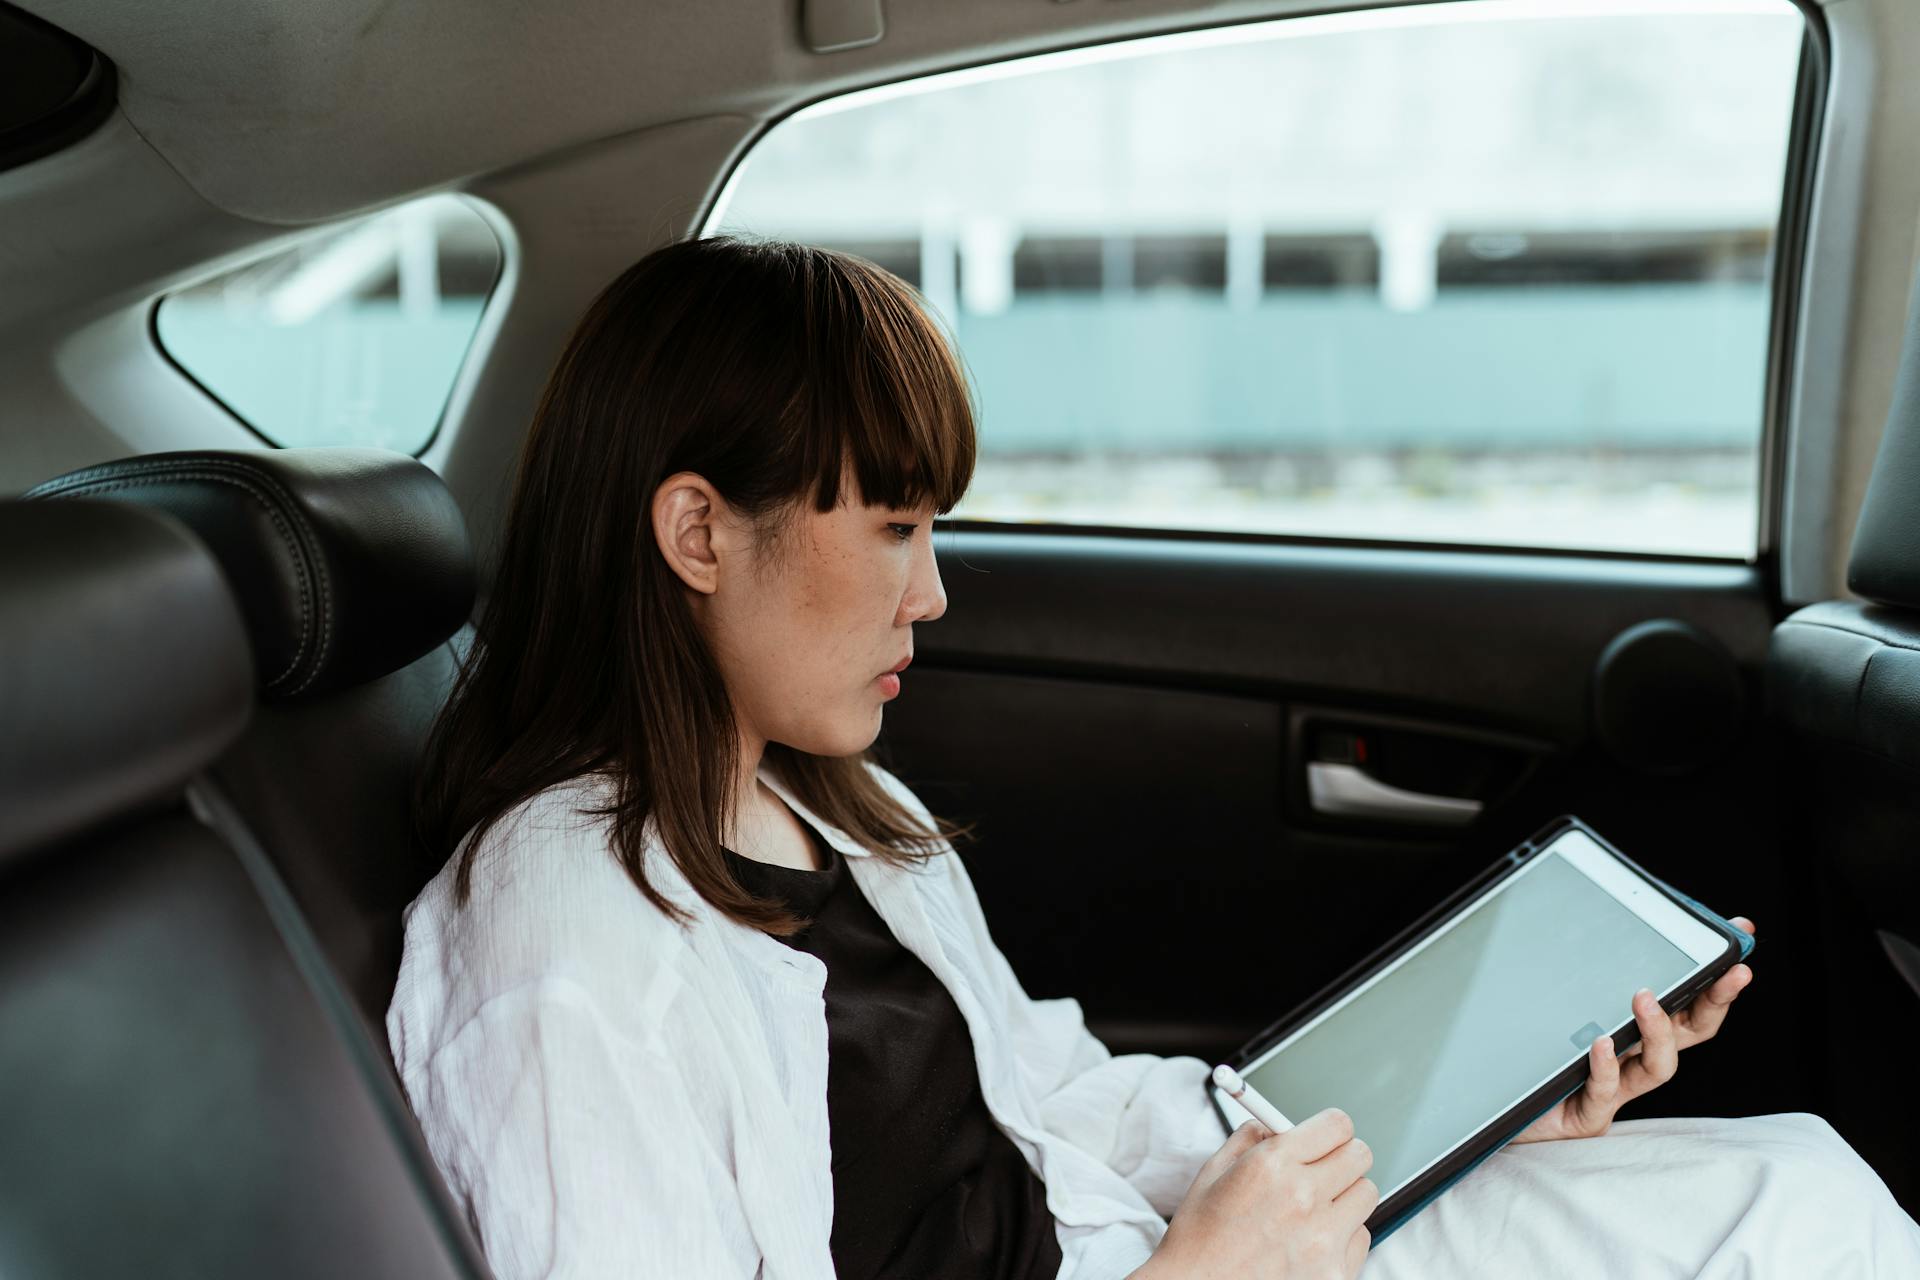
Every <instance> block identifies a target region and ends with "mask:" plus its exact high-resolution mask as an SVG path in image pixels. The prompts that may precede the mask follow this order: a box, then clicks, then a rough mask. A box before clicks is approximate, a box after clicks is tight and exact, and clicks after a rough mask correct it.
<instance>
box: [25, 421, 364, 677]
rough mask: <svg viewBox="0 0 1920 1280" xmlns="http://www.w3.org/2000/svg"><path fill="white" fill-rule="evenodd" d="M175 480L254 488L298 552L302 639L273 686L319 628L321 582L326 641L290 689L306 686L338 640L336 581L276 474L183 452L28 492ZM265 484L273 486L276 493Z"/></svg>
mask: <svg viewBox="0 0 1920 1280" xmlns="http://www.w3.org/2000/svg"><path fill="white" fill-rule="evenodd" d="M224 472H239V473H240V475H241V476H244V477H246V478H245V479H242V478H240V477H237V476H234V475H231V474H223V473H224ZM169 480H210V481H213V482H215V483H217V484H229V485H232V486H234V487H235V488H237V489H241V490H244V491H245V492H247V493H248V494H251V495H252V496H253V498H254V499H255V500H256V501H258V502H259V503H260V505H261V507H262V508H263V509H264V510H265V511H266V513H267V516H268V518H269V519H270V520H271V521H272V522H273V526H274V529H275V530H276V531H277V532H278V533H279V534H280V536H281V538H282V540H283V542H284V544H285V545H286V548H287V550H288V551H289V552H290V553H291V554H292V557H293V565H294V572H295V573H297V574H298V575H299V578H300V643H299V646H298V648H297V649H296V650H295V651H294V655H293V660H292V661H291V662H290V663H288V665H287V668H286V670H284V671H282V672H281V673H280V674H279V675H277V676H275V677H273V679H271V680H269V681H268V682H267V685H266V687H267V689H268V691H269V692H275V691H277V690H276V686H278V685H279V684H280V683H281V682H283V681H285V680H289V679H292V678H293V676H294V675H295V674H296V673H297V672H298V671H299V668H300V663H301V660H302V659H303V658H304V657H305V656H306V652H307V644H308V639H309V636H310V634H311V632H312V631H313V618H312V612H311V606H310V604H309V596H310V595H311V594H314V593H315V589H316V588H317V594H318V596H319V600H320V616H321V626H320V643H319V645H318V646H317V648H316V654H315V658H314V662H313V665H312V667H311V668H310V669H309V670H308V671H307V673H306V678H305V679H303V680H302V681H301V682H300V683H299V684H298V685H296V686H295V687H294V688H292V689H291V690H288V693H289V694H290V695H291V694H298V693H301V692H304V691H305V690H306V689H307V688H308V687H309V686H310V685H312V684H313V682H314V681H315V680H316V679H318V678H319V675H320V672H321V671H323V670H325V668H326V659H327V651H328V649H329V648H330V647H331V645H332V640H333V599H332V592H331V590H330V584H329V583H328V581H327V573H326V565H325V562H324V561H323V560H322V558H321V557H320V556H319V555H317V554H304V553H305V552H306V550H307V547H311V548H315V549H317V548H318V546H319V538H318V536H317V535H316V534H315V533H314V531H313V527H312V525H310V524H309V523H308V522H307V520H306V517H305V515H304V514H303V513H302V512H301V510H300V508H299V504H298V503H296V502H294V501H292V500H291V499H290V498H289V497H288V496H287V494H286V493H285V491H284V489H282V487H281V486H280V484H279V482H278V481H276V480H275V479H274V478H273V477H272V476H270V475H267V474H266V473H264V472H262V471H260V470H258V469H256V468H250V467H247V466H246V465H245V464H242V463H238V462H235V461H233V460H231V459H226V458H179V459H168V460H164V461H147V462H139V463H134V464H124V463H105V464H102V465H101V466H99V467H90V468H88V469H87V470H85V471H80V472H76V473H74V474H73V475H70V476H66V477H63V478H61V479H60V480H57V481H52V482H49V484H48V485H47V486H46V487H40V486H36V487H35V488H34V489H32V490H29V491H28V493H27V494H26V495H25V496H27V497H33V498H41V497H57V496H67V497H72V496H75V495H76V494H80V493H107V492H111V491H113V490H116V489H132V488H138V487H140V486H142V485H151V484H162V483H165V482H167V481H169ZM249 480H251V481H255V482H257V484H258V485H259V486H260V487H256V486H255V484H250V483H248V481H249ZM263 490H271V491H272V494H271V496H269V494H268V493H267V492H264V491H263ZM275 498H277V499H279V501H278V502H277V503H276V502H275V501H274V500H273V499H275ZM289 524H295V525H298V526H299V533H300V535H302V536H303V537H304V539H305V542H306V544H307V547H303V546H302V545H301V541H300V540H299V539H297V538H296V537H295V536H294V534H293V532H292V531H291V530H290V529H289V528H288V526H289ZM309 560H311V561H312V568H313V573H312V581H311V582H310V581H309V577H308V572H307V562H308V561H309Z"/></svg>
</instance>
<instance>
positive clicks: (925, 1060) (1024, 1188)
mask: <svg viewBox="0 0 1920 1280" xmlns="http://www.w3.org/2000/svg"><path fill="white" fill-rule="evenodd" d="M802 825H804V826H806V827H807V831H808V834H809V835H810V836H811V837H812V839H813V843H814V847H815V848H817V849H818V850H819V851H820V857H821V860H822V861H823V862H824V863H825V864H826V865H825V869H823V870H820V871H801V870H797V869H795V868H793V867H779V866H774V865H772V864H771V863H766V862H757V861H755V860H753V859H751V858H743V857H741V856H740V855H739V854H737V853H734V852H733V851H732V850H730V849H729V850H726V851H725V852H726V858H727V864H728V866H730V867H731V868H732V869H733V873H734V874H735V875H736V876H737V877H739V880H740V883H741V884H742V885H744V886H746V888H747V889H748V890H749V891H751V892H753V893H755V894H759V895H762V896H766V897H773V898H779V899H781V900H783V901H785V902H786V903H787V905H788V906H790V907H791V908H792V909H793V910H795V911H796V912H798V913H800V914H802V915H805V916H810V917H812V919H813V923H812V925H811V926H809V927H808V928H806V929H804V930H802V931H801V932H800V933H798V934H795V935H794V936H793V937H790V938H782V939H781V941H782V942H785V943H787V944H788V945H789V946H791V947H793V948H794V949H795V950H798V951H806V952H809V953H811V954H812V955H815V956H817V957H819V959H820V960H821V962H822V963H824V964H825V965H826V967H827V983H826V991H825V998H826V1005H827V1123H828V1125H829V1127H830V1129H831V1132H832V1146H833V1236H832V1246H833V1268H834V1272H835V1274H836V1275H838V1276H839V1277H841V1280H867V1278H868V1277H877V1276H900V1277H909V1276H910V1277H915V1278H916V1280H919V1278H922V1277H924V1278H925V1280H938V1278H939V1277H947V1276H951V1277H966V1278H967V1280H980V1278H981V1277H989V1276H993V1277H1002V1278H1004V1280H1033V1278H1035V1277H1045V1278H1046V1280H1052V1277H1054V1276H1057V1275H1058V1274H1059V1272H1060V1242H1059V1239H1058V1238H1057V1237H1056V1236H1055V1235H1054V1224H1053V1215H1052V1214H1050V1213H1049V1212H1048V1211H1047V1193H1046V1186H1045V1184H1043V1183H1042V1182H1041V1181H1040V1179H1039V1177H1038V1176H1036V1175H1035V1174H1034V1172H1033V1170H1032V1169H1031V1168H1029V1167H1028V1166H1027V1162H1026V1158H1025V1157H1023V1156H1022V1155H1021V1154H1020V1150H1019V1148H1017V1147H1015V1146H1014V1145H1013V1140H1012V1139H1010V1138H1008V1137H1007V1135H1006V1134H1005V1133H1004V1132H1002V1131H1001V1129H1000V1127H999V1126H998V1125H997V1124H995V1123H994V1120H993V1116H992V1114H991V1113H990V1112H989V1111H988V1110H987V1103H986V1099H985V1098H984V1097H982V1096H981V1093H980V1070H979V1067H978V1065H977V1064H976V1063H975V1062H974V1057H973V1037H972V1036H971V1035H970V1034H969V1033H968V1031H967V1024H966V1020H965V1019H964V1018H963V1017H962V1016H961V1014H960V1008H959V1006H958V1005H956V1004H955V1003H954V1001H953V995H952V993H951V992H949V991H948V990H947V989H946V986H945V985H944V984H942V983H941V981H940V979H939V978H937V977H936V976H934V973H933V970H931V969H929V968H927V966H926V964H925V963H924V962H923V961H922V960H921V959H920V958H919V957H918V956H916V955H914V954H913V952H911V951H909V950H907V949H906V948H905V947H903V946H901V945H900V941H899V939H897V938H895V937H894V936H893V931H892V930H891V929H889V928H888V927H887V922H886V921H884V920H882V919H881V918H880V914H879V913H878V912H877V911H875V910H874V909H873V904H872V903H870V902H868V901H867V897H866V895H865V894H864V893H862V892H861V891H860V887H859V886H858V885H856V884H854V883H853V882H852V881H853V877H852V876H851V875H850V874H849V873H848V871H847V864H846V859H845V858H844V857H842V856H841V854H840V851H839V850H837V849H835V848H834V847H833V846H832V845H830V844H828V843H827V842H826V841H825V840H823V839H822V838H821V837H820V834H819V833H818V832H817V831H814V829H813V827H812V826H811V825H809V824H806V823H804V822H803V823H802Z"/></svg>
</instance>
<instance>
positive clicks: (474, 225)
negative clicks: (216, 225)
mask: <svg viewBox="0 0 1920 1280" xmlns="http://www.w3.org/2000/svg"><path fill="white" fill-rule="evenodd" d="M500 267H501V249H500V242H499V240H498V239H497V238H496V237H495V235H494V233H493V230H492V228H491V227H490V226H489V225H488V223H487V221H486V219H485V218H484V217H482V216H481V215H480V214H479V213H478V212H477V211H476V210H475V209H474V207H473V206H472V205H471V204H470V203H468V201H467V200H466V199H465V198H464V197H460V196H451V195H439V196H430V197H427V198H424V199H420V200H415V201H411V202H409V203H407V204H404V205H400V206H398V207H396V208H393V209H390V210H387V211H385V212H382V213H379V214H376V215H373V216H371V217H368V218H364V219H360V220H358V221H356V222H353V223H351V224H350V225H347V226H345V227H338V228H332V229H329V230H328V231H326V232H324V233H322V234H320V235H317V236H313V237H311V238H309V239H306V240H302V241H301V242H300V243H299V244H297V245H295V246H293V247H292V248H288V249H285V250H283V251H281V252H278V253H275V254H273V255H271V256H269V257H265V258H261V259H259V260H258V261H255V262H252V263H249V264H248V265H246V266H244V267H241V268H239V269H237V270H233V271H228V272H226V273H224V274H222V275H218V276H215V277H213V278H212V279H210V280H206V281H202V282H200V283H198V284H195V285H193V286H192V287H190V288H186V289H181V290H179V291H177V292H174V293H169V294H167V295H166V296H165V297H164V298H162V299H161V300H160V303H159V306H158V309H157V310H156V312H155V315H154V327H155V331H156V333H157V335H158V337H159V340H160V344H161V346H162V347H163V348H164V349H165V350H166V352H167V354H168V355H169V356H171V357H172V358H173V360H174V362H175V363H176V364H178V365H179V366H180V367H181V368H182V369H183V370H185V371H186V373H188V374H189V375H190V376H192V377H193V378H194V379H195V380H196V381H198V382H199V383H200V384H201V385H202V386H203V387H205V388H206V390H207V391H208V392H209V393H211V394H212V395H214V396H215V397H217V398H218V399H219V400H221V401H222V402H223V403H224V404H226V406H227V407H228V408H229V409H231V410H232V411H233V413H234V414H235V415H236V416H238V417H239V418H240V419H241V421H243V422H245V423H246V424H247V425H248V426H250V427H252V428H253V429H254V430H255V431H257V432H259V433H260V434H261V435H262V436H264V437H266V438H267V439H268V440H269V441H271V442H272V443H274V444H277V445H286V446H299V445H372V446H377V447H380V448H385V449H395V450H399V451H401V452H404V453H418V452H420V451H421V450H422V449H424V448H425V447H426V446H427V443H428V441H429V440H431V439H432V437H433V433H434V429H435V427H436V426H437V425H438V424H439V421H440V412H441V409H442V407H443V406H444V405H445V403H446V399H447V393H448V392H449V391H450V390H451V389H452V387H453V380H454V376H455V375H456V374H457V373H458V372H459V370H460V365H461V362H462V361H463V360H464V359H465V358H466V354H467V349H468V347H469V346H471V345H472V342H473V335H474V332H475V330H476V329H477V328H478V326H479V323H480V316H481V312H482V311H483V310H484V309H485V307H486V303H487V299H488V296H489V295H490V294H491V293H492V291H493V287H494V283H495V281H496V280H498V279H499V276H500Z"/></svg>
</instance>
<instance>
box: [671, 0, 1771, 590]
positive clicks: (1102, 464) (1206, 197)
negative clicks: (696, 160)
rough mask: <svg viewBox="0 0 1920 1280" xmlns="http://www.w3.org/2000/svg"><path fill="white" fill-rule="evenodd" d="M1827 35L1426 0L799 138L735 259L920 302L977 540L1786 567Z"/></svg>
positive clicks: (1722, 20)
mask: <svg viewBox="0 0 1920 1280" xmlns="http://www.w3.org/2000/svg"><path fill="white" fill-rule="evenodd" d="M1804 31H1805V24H1804V20H1803V19H1802V17H1801V15H1800V13H1799V12H1798V11H1797V10H1796V9H1795V8H1794V7H1793V6H1792V5H1791V4H1789V3H1787V2H1786V0H1775V2H1771V3H1770V2H1767V0H1739V2H1738V3H1727V2H1716V0H1693V2H1690V0H1676V2H1673V3H1664V2H1663V3H1660V4H1657V5H1656V4H1648V3H1642V4H1634V3H1621V4H1607V5H1599V4H1580V5H1575V4H1570V3H1534V2H1526V3H1509V2H1505V0H1483V2H1479V3H1471V4H1440V5H1418V6H1411V7H1407V8H1396V9H1392V10H1386V11H1379V12H1367V13H1360V14H1336V15H1325V16H1319V17H1311V18H1296V19H1288V20H1282V21H1265V22H1259V23H1250V24H1245V25H1242V26H1236V27H1230V28H1223V29H1216V30H1210V31H1205V32H1198V33H1186V34H1182V35H1177V36H1172V37H1157V38H1154V39H1150V40H1141V41H1132V42H1127V43H1123V44H1118V45H1109V46H1104V47H1101V48H1097V49H1091V50H1076V51H1071V52H1069V53H1064V54H1049V55H1045V56H1042V57H1038V58H1031V59H1025V60H1021V61H1018V62H1010V63H1006V64H1002V65H998V66H995V67H991V68H985V69H978V70H973V71H967V72H961V73H954V74H949V75H944V76H940V77H935V78H932V79H927V80H922V81H917V82H913V83H909V84H903V85H896V86H888V87H886V88H884V89H879V90H868V91H864V92H862V93H859V94H854V95H848V96H845V97H842V98H838V99H834V100H830V101H827V102H823V103H819V104H815V105H814V106H811V107H808V108H806V109H804V110H802V111H800V112H798V113H796V114H795V115H793V116H791V117H788V118H787V119H786V120H784V121H782V122H781V123H780V124H779V125H777V126H776V127H775V128H773V129H772V130H770V131H769V132H768V134H767V135H766V136H765V137H764V138H763V139H762V140H761V141H760V142H759V143H758V145H756V146H755V147H754V148H753V149H752V151H751V152H750V154H749V155H748V157H747V158H746V160H745V161H744V163H743V164H742V166H741V167H740V168H739V169H737V170H736V172H735V174H734V175H733V177H732V179H731V180H730V182H729V184H728V187H727V189H726V191H725V192H724V193H723V199H722V202H721V204H720V205H719V206H718V207H716V210H715V212H714V216H713V218H712V219H710V221H709V224H708V230H709V232H712V233H718V232H729V233H736V234H745V235H764V236H780V237H791V238H795V239H800V240H805V241H809V242H812V243H816V244H821V245H826V246H830V247H835V248H844V249H848V250H851V251H853V252H856V253H860V254H862V255H864V256H866V257H869V258H871V259H873V260H874V261H876V262H879V263H880V264H881V265H883V266H886V267H888V268H890V269H892V270H894V271H896V272H898V273H899V274H901V275H902V276H903V277H905V278H906V279H907V280H909V281H910V282H912V283H913V284H915V285H917V286H918V287H919V288H920V289H921V291H922V292H923V294H924V295H925V297H926V299H927V301H928V303H929V305H930V306H931V307H932V308H933V309H934V310H935V311H936V312H937V313H938V314H939V315H940V316H941V318H942V319H943V320H944V321H945V323H946V324H947V325H948V326H949V328H950V330H951V331H952V333H953V335H954V337H955V338H956V340H957V343H958V345H959V347H960V350H961V352H962V354H963V356H964V358H965V361H966V363H967V366H968V368H969V370H970V372H971V374H972V376H973V378H974V381H975V385H976V388H977V390H978V392H979V395H980V404H981V436H980V441H981V457H980V464H979V468H978V471H977V473H976V479H975V482H974V485H973V488H972V490H971V491H970V492H969V494H968V495H967V498H966V500H965V502H964V503H963V504H962V505H961V506H960V507H959V508H958V509H957V510H956V511H955V513H954V515H955V516H956V517H972V518H976V519H990V520H1008V521H1019V522H1025V523H1034V522H1051V523H1065V524H1078V525H1103V526H1129V527H1147V528H1186V529H1199V530H1216V531H1217V530H1235V531H1245V532H1265V533H1275V534H1291V535H1311V536H1325V537H1342V538H1386V539H1396V540H1417V541H1435V542H1448V543H1469V544H1504V545H1531V546H1543V547H1569V548H1594V549H1607V550H1627V551H1641V552H1657V553H1669V554H1694V555H1709V556H1729V557H1747V556H1750V555H1751V554H1752V553H1753V551H1754V548H1755V536H1756V529H1757V525H1758V519H1757V511H1758V493H1759V477H1760V450H1759V444H1760V437H1761V430H1762V417H1763V404H1764V398H1765V389H1766V377H1767V350H1768V340H1769V324H1770V296H1771V286H1770V271H1771V264H1772V261H1773V257H1774V247H1775V237H1776V228H1777V224H1778V221H1779V214H1780V208H1781V202H1782V193H1783V189H1784V180H1785V169H1786V157H1787V143H1788V136H1789V132H1790V125H1791V116H1792V110H1793V104H1794V97H1795V91H1796V85H1797V81H1798V64H1799V58H1800V51H1801V43H1802V40H1803V38H1804Z"/></svg>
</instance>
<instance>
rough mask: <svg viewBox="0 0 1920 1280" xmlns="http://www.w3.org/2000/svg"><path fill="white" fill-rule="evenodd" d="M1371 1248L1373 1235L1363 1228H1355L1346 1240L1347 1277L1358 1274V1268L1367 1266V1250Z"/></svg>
mask: <svg viewBox="0 0 1920 1280" xmlns="http://www.w3.org/2000/svg"><path fill="white" fill-rule="evenodd" d="M1372 1247H1373V1234H1372V1233H1371V1232H1369V1231H1368V1230H1367V1229H1366V1228H1365V1227H1355V1228H1354V1229H1353V1235H1352V1236H1351V1237H1350V1238H1349V1239H1348V1240H1347V1270H1346V1274H1347V1275H1350V1276H1357V1275H1359V1274H1360V1268H1361V1267H1364V1266H1366V1265H1367V1250H1368V1249H1370V1248H1372Z"/></svg>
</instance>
